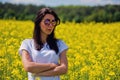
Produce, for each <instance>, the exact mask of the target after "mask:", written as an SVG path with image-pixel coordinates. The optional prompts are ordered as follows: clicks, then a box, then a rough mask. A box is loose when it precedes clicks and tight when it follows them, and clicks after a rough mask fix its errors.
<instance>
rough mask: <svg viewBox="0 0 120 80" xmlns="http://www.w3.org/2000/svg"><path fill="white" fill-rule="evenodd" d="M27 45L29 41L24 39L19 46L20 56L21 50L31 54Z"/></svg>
mask: <svg viewBox="0 0 120 80" xmlns="http://www.w3.org/2000/svg"><path fill="white" fill-rule="evenodd" d="M29 44H30V40H28V39H25V40H23V41H22V43H21V46H20V48H19V51H18V52H19V54H20V55H22V50H23V49H24V50H26V51H28V53H31V51H30V46H29Z"/></svg>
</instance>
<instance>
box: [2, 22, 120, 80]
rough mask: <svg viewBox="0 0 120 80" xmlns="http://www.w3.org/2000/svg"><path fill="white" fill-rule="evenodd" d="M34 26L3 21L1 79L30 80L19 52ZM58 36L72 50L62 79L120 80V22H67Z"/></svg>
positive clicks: (58, 27)
mask: <svg viewBox="0 0 120 80" xmlns="http://www.w3.org/2000/svg"><path fill="white" fill-rule="evenodd" d="M33 27H34V24H33V22H32V21H17V20H0V80H27V73H26V72H25V71H24V69H23V66H22V62H21V57H20V55H19V54H18V49H19V47H20V44H21V42H22V40H24V39H26V38H32V34H33ZM55 33H56V37H57V38H58V39H62V40H63V41H64V42H65V43H66V44H67V45H68V47H69V50H68V52H67V57H68V73H67V74H65V75H62V76H61V80H120V22H114V23H102V22H101V23H95V22H90V23H74V22H66V23H61V24H60V25H58V26H57V27H56V31H55Z"/></svg>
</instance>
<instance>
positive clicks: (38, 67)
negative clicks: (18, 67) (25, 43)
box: [22, 50, 57, 73]
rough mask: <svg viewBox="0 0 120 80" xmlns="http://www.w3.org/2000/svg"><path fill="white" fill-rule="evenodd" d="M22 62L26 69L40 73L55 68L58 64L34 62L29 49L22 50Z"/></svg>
mask: <svg viewBox="0 0 120 80" xmlns="http://www.w3.org/2000/svg"><path fill="white" fill-rule="evenodd" d="M22 63H23V66H24V69H25V71H27V72H31V73H39V72H42V71H46V70H50V69H54V68H55V67H56V66H57V65H56V64H54V63H45V64H44V63H36V62H33V61H32V59H31V57H30V55H29V53H28V51H26V50H22Z"/></svg>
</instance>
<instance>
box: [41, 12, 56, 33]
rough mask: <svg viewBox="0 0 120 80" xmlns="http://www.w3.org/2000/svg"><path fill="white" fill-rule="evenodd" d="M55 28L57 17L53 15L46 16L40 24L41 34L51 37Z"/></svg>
mask: <svg viewBox="0 0 120 80" xmlns="http://www.w3.org/2000/svg"><path fill="white" fill-rule="evenodd" d="M55 26H56V21H55V17H54V16H53V15H51V14H46V15H45V16H44V18H43V19H42V21H41V22H40V27H41V33H42V34H45V35H49V34H51V33H52V31H53V29H54V28H55Z"/></svg>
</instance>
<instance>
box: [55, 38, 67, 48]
mask: <svg viewBox="0 0 120 80" xmlns="http://www.w3.org/2000/svg"><path fill="white" fill-rule="evenodd" d="M63 44H64V45H66V44H65V42H64V41H63V40H61V39H58V40H57V45H58V46H61V45H63Z"/></svg>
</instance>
